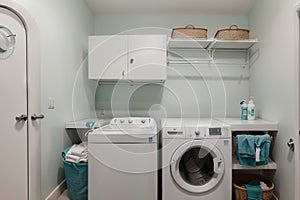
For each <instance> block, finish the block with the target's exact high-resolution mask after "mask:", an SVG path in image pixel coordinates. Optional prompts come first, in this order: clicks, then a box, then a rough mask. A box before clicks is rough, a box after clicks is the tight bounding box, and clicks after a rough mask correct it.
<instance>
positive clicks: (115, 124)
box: [109, 117, 156, 129]
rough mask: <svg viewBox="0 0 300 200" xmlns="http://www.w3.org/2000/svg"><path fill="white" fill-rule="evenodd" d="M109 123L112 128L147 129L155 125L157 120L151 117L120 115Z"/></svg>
mask: <svg viewBox="0 0 300 200" xmlns="http://www.w3.org/2000/svg"><path fill="white" fill-rule="evenodd" d="M109 125H110V127H111V128H120V127H122V128H123V129H145V128H153V127H155V126H156V122H155V120H154V119H153V118H150V117H147V118H146V117H119V118H113V119H112V120H111V121H110V124H109Z"/></svg>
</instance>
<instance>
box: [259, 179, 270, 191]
mask: <svg viewBox="0 0 300 200" xmlns="http://www.w3.org/2000/svg"><path fill="white" fill-rule="evenodd" d="M260 187H261V189H262V190H263V189H270V188H269V186H268V185H267V184H266V183H265V182H263V181H261V182H260Z"/></svg>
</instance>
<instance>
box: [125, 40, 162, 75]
mask: <svg viewBox="0 0 300 200" xmlns="http://www.w3.org/2000/svg"><path fill="white" fill-rule="evenodd" d="M166 43H167V39H166V36H165V35H131V36H128V74H127V76H128V77H127V78H128V79H129V80H141V81H151V80H153V81H163V80H166V77H167V73H166V65H167V63H166V60H167V58H166Z"/></svg>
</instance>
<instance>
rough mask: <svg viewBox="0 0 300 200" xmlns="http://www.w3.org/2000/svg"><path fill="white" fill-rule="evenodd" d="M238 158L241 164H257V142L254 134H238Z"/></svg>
mask: <svg viewBox="0 0 300 200" xmlns="http://www.w3.org/2000/svg"><path fill="white" fill-rule="evenodd" d="M236 146H237V158H238V159H239V162H240V164H241V165H249V166H253V167H255V166H256V161H255V155H256V151H255V143H254V136H253V135H237V136H236Z"/></svg>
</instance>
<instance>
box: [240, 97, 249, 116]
mask: <svg viewBox="0 0 300 200" xmlns="http://www.w3.org/2000/svg"><path fill="white" fill-rule="evenodd" d="M240 105H241V110H242V112H241V119H242V120H248V105H247V103H246V101H245V100H242V101H241V102H240Z"/></svg>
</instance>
